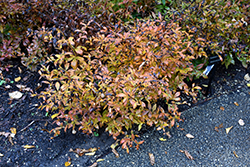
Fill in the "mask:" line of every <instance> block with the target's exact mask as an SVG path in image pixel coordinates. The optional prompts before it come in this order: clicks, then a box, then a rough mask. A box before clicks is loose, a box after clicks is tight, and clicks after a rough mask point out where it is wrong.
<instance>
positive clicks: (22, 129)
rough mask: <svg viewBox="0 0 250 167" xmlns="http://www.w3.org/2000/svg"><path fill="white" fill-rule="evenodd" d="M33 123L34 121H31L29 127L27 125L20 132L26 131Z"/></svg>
mask: <svg viewBox="0 0 250 167" xmlns="http://www.w3.org/2000/svg"><path fill="white" fill-rule="evenodd" d="M34 122H35V120H33V121H32V122H31V123H30V124H29V125H27V126H26V127H25V128H23V129H22V130H21V131H20V132H22V131H24V130H26V129H27V128H28V127H29V126H30V125H32V124H33V123H34Z"/></svg>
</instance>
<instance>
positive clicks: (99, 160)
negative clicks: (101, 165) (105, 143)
mask: <svg viewBox="0 0 250 167" xmlns="http://www.w3.org/2000/svg"><path fill="white" fill-rule="evenodd" d="M101 161H104V159H98V160H96V162H101Z"/></svg>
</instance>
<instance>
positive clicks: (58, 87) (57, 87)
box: [55, 82, 60, 91]
mask: <svg viewBox="0 0 250 167" xmlns="http://www.w3.org/2000/svg"><path fill="white" fill-rule="evenodd" d="M55 87H56V90H57V91H58V90H59V89H60V83H59V82H56V84H55Z"/></svg>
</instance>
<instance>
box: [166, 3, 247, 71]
mask: <svg viewBox="0 0 250 167" xmlns="http://www.w3.org/2000/svg"><path fill="white" fill-rule="evenodd" d="M249 15H250V13H249V3H248V1H246V0H236V1H224V0H205V1H201V0H195V1H193V2H192V3H185V2H182V4H180V5H179V6H178V7H177V8H171V9H169V10H166V13H165V18H166V19H167V20H171V19H175V20H177V21H180V26H181V27H182V29H183V30H186V31H187V32H188V33H190V34H192V35H193V37H194V38H193V42H194V43H195V42H196V41H195V39H197V38H203V39H205V43H206V47H207V48H209V49H211V50H212V53H213V54H217V55H223V56H224V61H223V64H225V66H226V67H227V68H228V66H229V65H230V64H234V58H237V59H239V60H240V61H241V62H242V65H243V66H244V67H247V63H249V61H250V59H249V52H250V51H249V44H250V39H249V34H250V27H249V23H250V20H249Z"/></svg>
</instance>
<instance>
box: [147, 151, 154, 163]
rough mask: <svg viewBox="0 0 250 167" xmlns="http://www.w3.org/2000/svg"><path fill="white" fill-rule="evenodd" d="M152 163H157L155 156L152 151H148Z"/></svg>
mask: <svg viewBox="0 0 250 167" xmlns="http://www.w3.org/2000/svg"><path fill="white" fill-rule="evenodd" d="M148 155H149V159H150V163H151V165H154V164H155V156H154V154H152V153H148Z"/></svg>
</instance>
